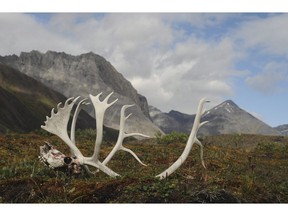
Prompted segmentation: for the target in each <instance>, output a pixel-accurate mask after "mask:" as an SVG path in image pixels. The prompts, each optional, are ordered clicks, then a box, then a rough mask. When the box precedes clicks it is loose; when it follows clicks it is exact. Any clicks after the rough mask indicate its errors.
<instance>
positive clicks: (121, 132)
mask: <svg viewBox="0 0 288 216" xmlns="http://www.w3.org/2000/svg"><path fill="white" fill-rule="evenodd" d="M133 106H135V104H133V105H124V106H122V108H121V116H120V129H119V135H118V139H117V142H116V145H115V146H114V148H113V149H112V151H111V152H110V153H109V154H108V156H107V157H106V158H105V160H104V161H103V164H107V163H108V162H109V161H110V160H111V158H112V157H113V156H114V155H115V153H116V152H117V151H119V150H123V151H126V152H129V153H130V154H132V155H133V157H134V158H135V159H136V160H137V161H138V162H139V163H140V164H142V165H143V166H147V165H146V164H144V163H143V162H142V161H141V160H140V159H139V158H138V156H137V155H136V154H135V153H134V152H133V151H132V150H131V149H128V148H125V147H124V146H123V140H124V139H125V138H126V137H131V136H142V137H146V138H149V137H150V136H147V135H145V134H141V133H128V134H127V133H125V131H124V130H125V121H126V120H127V119H128V118H129V117H130V116H131V115H132V113H130V114H129V115H127V116H126V117H125V110H126V109H127V108H129V107H133Z"/></svg>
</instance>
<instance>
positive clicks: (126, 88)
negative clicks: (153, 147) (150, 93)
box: [0, 51, 161, 136]
mask: <svg viewBox="0 0 288 216" xmlns="http://www.w3.org/2000/svg"><path fill="white" fill-rule="evenodd" d="M0 62H2V63H4V64H7V65H9V66H11V67H13V68H15V69H18V70H19V71H21V72H22V73H24V74H26V75H28V76H30V77H33V78H34V79H36V80H38V81H40V82H42V83H44V84H45V85H47V86H48V87H50V88H52V89H53V90H56V91H58V92H60V93H61V94H63V95H64V96H66V97H72V96H78V95H80V96H82V97H85V98H87V97H89V94H92V95H97V94H99V93H100V92H103V97H101V99H102V100H103V99H104V97H105V96H107V95H108V94H109V93H110V92H112V91H113V92H114V94H113V95H112V96H111V98H110V99H109V102H110V101H113V100H114V99H116V98H118V101H117V103H115V104H114V105H113V106H111V107H110V108H109V109H108V110H107V113H106V115H105V119H104V124H105V125H106V126H108V127H110V128H113V129H119V119H120V110H121V107H122V106H123V105H124V104H136V105H135V106H134V107H132V108H129V109H128V110H127V111H126V112H127V113H129V112H132V113H133V116H132V117H130V118H129V119H128V120H127V124H126V131H127V132H142V133H145V134H147V135H150V136H154V135H155V134H156V133H157V132H159V131H161V130H160V129H159V128H158V127H156V126H155V125H154V124H153V123H152V121H151V119H150V116H149V110H148V103H147V100H146V98H145V97H144V96H142V95H139V94H138V93H137V91H136V90H135V89H134V88H133V86H132V85H131V83H130V82H129V81H127V80H126V79H125V78H124V77H123V75H122V74H120V73H119V72H118V71H117V70H116V69H115V68H114V67H113V66H112V65H111V64H110V63H109V62H108V61H106V60H105V59H104V58H103V57H101V56H99V55H96V54H94V53H92V52H90V53H86V54H81V55H77V56H73V55H69V54H66V53H63V52H53V51H48V52H46V53H40V52H38V51H31V52H22V53H21V54H20V56H16V55H10V56H4V57H1V56H0ZM89 107H90V108H88V109H87V111H88V113H89V114H90V115H91V116H94V110H93V107H92V106H89Z"/></svg>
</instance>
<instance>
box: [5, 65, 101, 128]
mask: <svg viewBox="0 0 288 216" xmlns="http://www.w3.org/2000/svg"><path fill="white" fill-rule="evenodd" d="M65 100H66V97H64V96H63V95H61V94H60V93H58V92H56V91H53V90H52V89H50V88H48V87H46V86H45V85H43V84H42V83H41V82H39V81H37V80H35V79H33V78H31V77H29V76H27V75H25V74H22V73H21V72H19V71H17V70H15V69H13V68H11V67H9V66H6V65H3V64H1V63H0V133H5V132H9V131H10V132H12V131H13V132H29V131H31V130H36V129H40V126H41V125H42V124H43V122H44V121H45V120H46V116H47V115H50V112H51V109H52V108H53V107H56V105H57V104H58V103H59V102H65ZM94 125H95V120H94V119H93V118H91V117H90V116H89V115H88V114H87V113H85V112H81V113H80V115H79V121H78V122H77V127H78V128H94V127H95V126H94Z"/></svg>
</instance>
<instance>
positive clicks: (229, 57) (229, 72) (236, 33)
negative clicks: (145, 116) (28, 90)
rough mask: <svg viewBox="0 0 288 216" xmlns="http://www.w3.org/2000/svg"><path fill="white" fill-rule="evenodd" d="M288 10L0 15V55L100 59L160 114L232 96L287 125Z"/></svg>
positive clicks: (190, 110)
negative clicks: (89, 55) (85, 55)
mask: <svg viewBox="0 0 288 216" xmlns="http://www.w3.org/2000/svg"><path fill="white" fill-rule="evenodd" d="M287 26H288V13H272V12H269V13H232V12H230V13H219V12H217V13H210V12H209V13H208V12H205V13H203V12H181V13H176V12H174V13H167V12H166V13H165V12H160V13H155V12H154V13H131V12H129V13H128V12H122V13H114V12H113V13H111V12H108V13H102V12H101V13H88V12H85V13H28V12H23V13H15V12H14V13H9V12H5V13H3V12H2V13H0V32H1V34H0V41H1V42H0V43H1V49H0V55H2V56H4V55H12V54H16V55H19V54H20V53H21V52H22V51H23V52H30V51H32V50H38V51H40V52H43V53H45V52H46V51H48V50H52V51H59V52H65V53H68V54H72V55H79V54H82V53H87V52H90V51H92V52H94V53H96V54H99V55H101V56H103V57H104V58H106V60H107V61H109V62H110V63H111V64H112V65H113V66H114V67H115V68H116V70H117V71H118V72H120V73H121V74H123V76H124V77H125V78H126V79H127V80H129V81H130V82H131V83H132V85H133V86H134V88H135V89H136V90H137V91H138V93H140V94H142V95H144V96H145V97H146V98H147V100H148V103H149V104H150V105H152V106H155V107H157V108H159V109H160V110H161V111H163V112H169V111H170V110H177V111H180V112H183V113H187V114H193V113H195V112H196V108H197V105H198V101H199V100H200V99H201V98H202V97H206V98H207V99H208V100H209V101H211V102H210V103H209V104H207V105H206V106H205V107H206V109H209V108H212V107H213V106H215V105H218V104H219V103H221V102H223V101H224V100H228V99H231V100H233V101H234V102H235V103H236V104H237V105H238V106H240V107H241V108H242V109H245V110H246V111H248V112H250V113H251V114H252V115H254V116H255V117H257V118H259V119H261V120H262V121H264V122H266V123H267V124H269V125H270V126H278V125H281V124H288V114H287V111H288V100H287V95H288V61H287V60H288V28H287Z"/></svg>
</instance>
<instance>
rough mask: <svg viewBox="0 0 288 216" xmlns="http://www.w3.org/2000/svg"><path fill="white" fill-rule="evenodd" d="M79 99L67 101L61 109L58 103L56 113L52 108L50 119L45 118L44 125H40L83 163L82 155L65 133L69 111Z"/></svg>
mask: <svg viewBox="0 0 288 216" xmlns="http://www.w3.org/2000/svg"><path fill="white" fill-rule="evenodd" d="M79 97H80V96H79ZM79 97H76V98H75V99H74V98H73V97H72V98H69V99H67V100H66V102H65V104H64V106H63V107H60V105H61V103H59V104H58V105H57V112H56V113H54V108H53V109H52V111H51V117H50V118H49V117H48V116H47V117H46V121H45V122H44V123H45V125H41V128H42V129H44V130H46V131H48V132H50V133H52V134H55V135H56V136H58V137H60V138H61V139H62V140H63V141H64V142H65V143H66V144H67V145H68V146H69V148H70V150H71V152H73V153H74V154H75V156H76V157H77V158H78V159H79V160H80V161H82V162H83V158H84V157H83V155H82V153H81V152H80V150H79V149H78V148H77V147H76V145H75V143H73V142H72V141H71V139H70V138H69V136H68V132H67V126H68V122H69V119H70V114H71V110H72V108H73V106H74V104H75V103H76V101H77V100H78V99H79ZM73 99H74V100H73Z"/></svg>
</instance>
